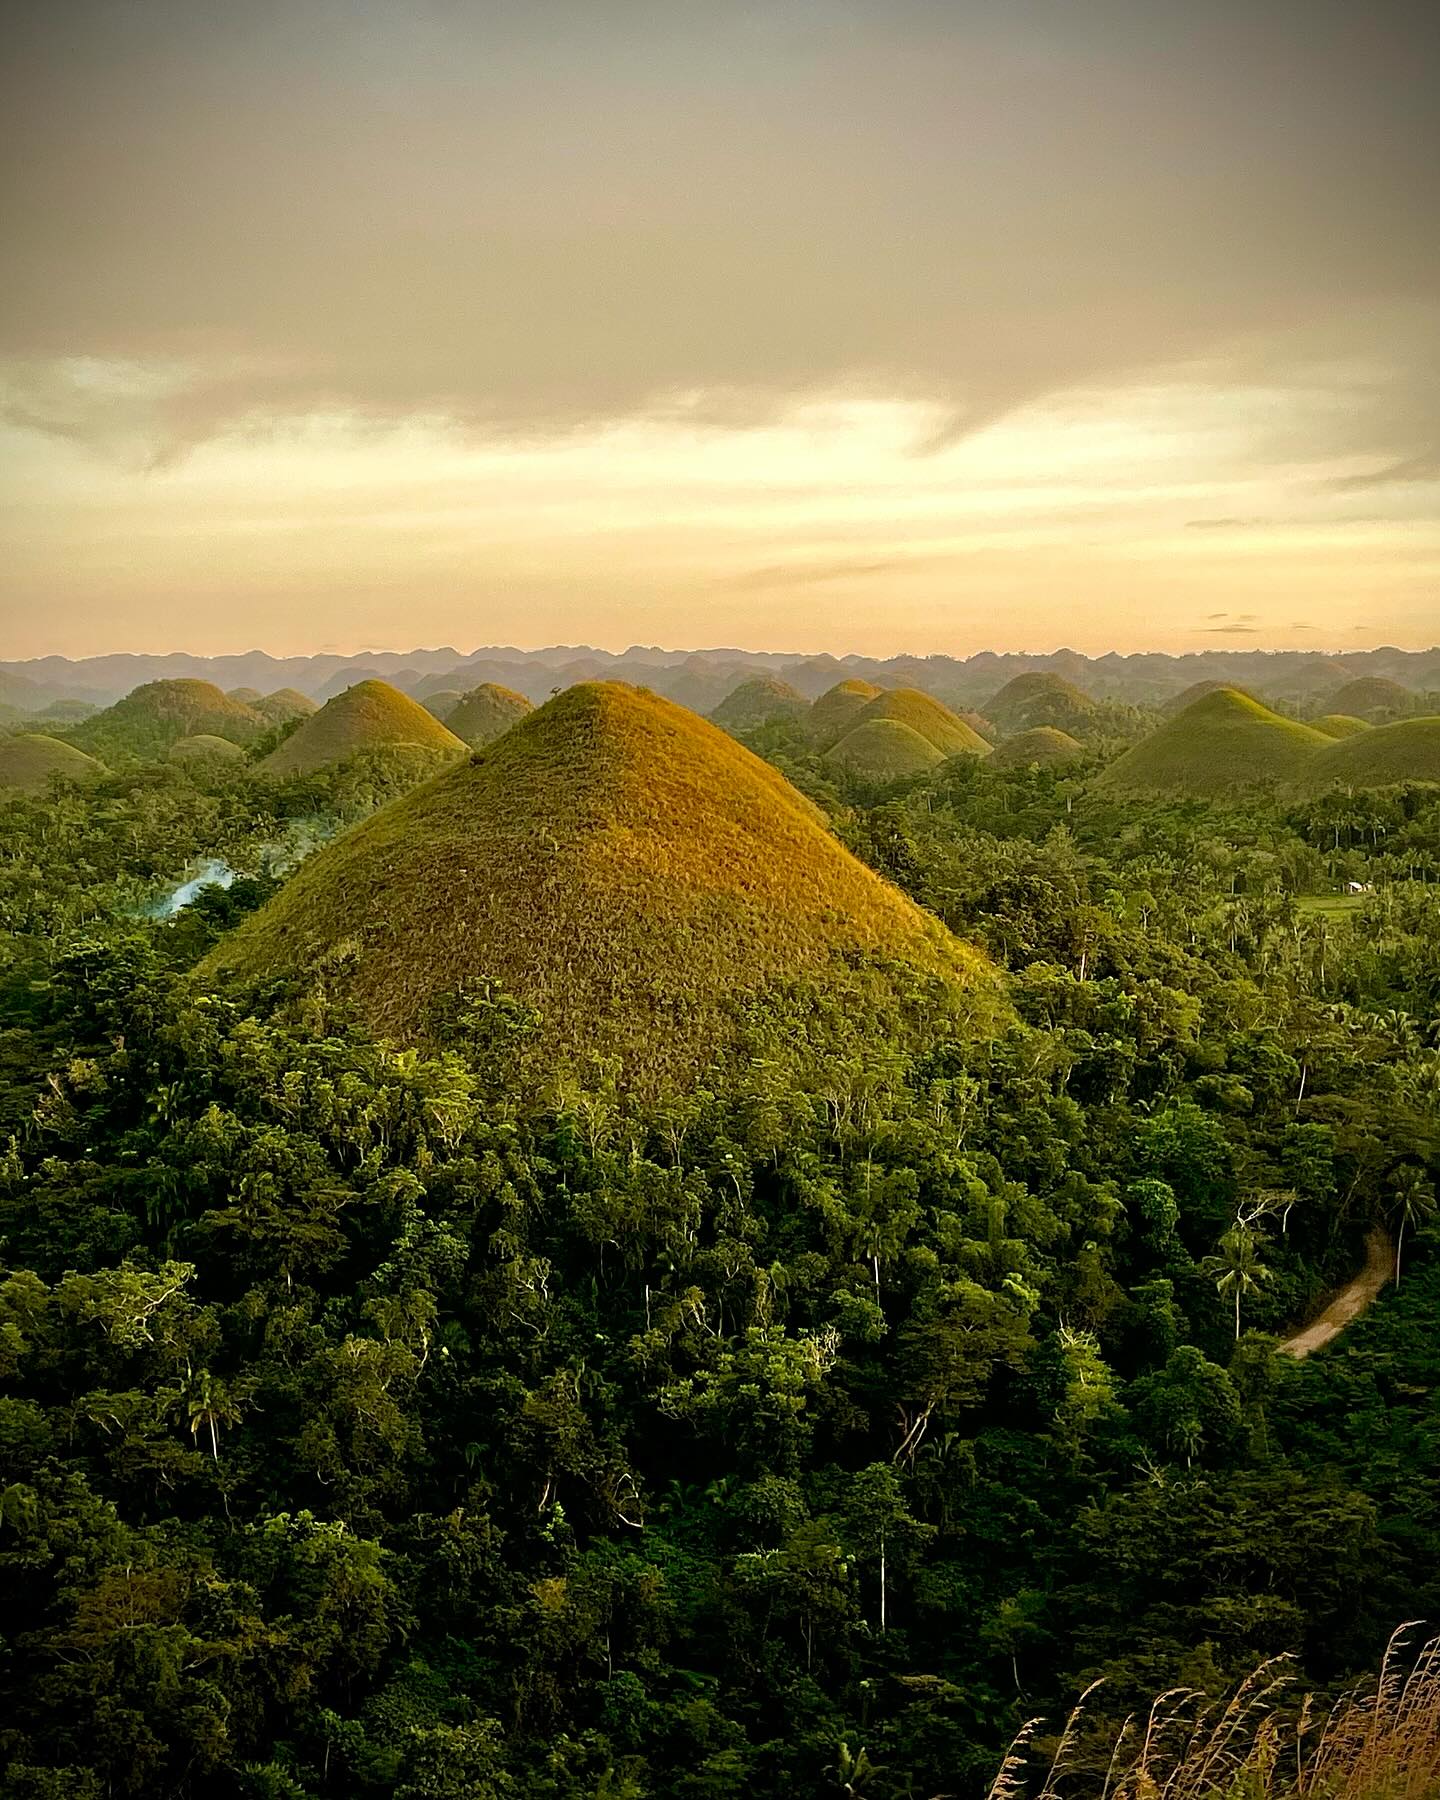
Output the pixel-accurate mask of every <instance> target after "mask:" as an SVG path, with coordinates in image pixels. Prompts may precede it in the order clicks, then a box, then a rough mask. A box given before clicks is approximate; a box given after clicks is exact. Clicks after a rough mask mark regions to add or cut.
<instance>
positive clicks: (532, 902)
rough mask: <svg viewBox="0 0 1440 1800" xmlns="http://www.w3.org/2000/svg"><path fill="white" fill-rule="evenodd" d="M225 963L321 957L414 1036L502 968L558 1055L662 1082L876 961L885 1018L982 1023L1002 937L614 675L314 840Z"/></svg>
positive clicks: (809, 1010) (238, 968)
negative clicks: (329, 839) (884, 870)
mask: <svg viewBox="0 0 1440 1800" xmlns="http://www.w3.org/2000/svg"><path fill="white" fill-rule="evenodd" d="M320 716H323V715H320ZM426 716H427V717H428V715H426ZM210 966H211V970H212V972H213V973H215V974H219V975H224V974H229V975H232V976H237V977H240V978H268V977H274V976H286V977H294V978H296V979H300V980H308V979H310V978H312V976H313V975H314V973H315V972H316V971H317V970H319V971H322V974H323V978H324V979H326V980H327V981H328V982H330V983H332V984H333V985H334V986H335V987H336V988H338V989H340V990H343V992H344V993H345V994H347V995H348V996H349V998H350V999H351V1000H352V1001H353V1002H354V1004H355V1005H356V1006H357V1007H358V1009H359V1011H360V1013H361V1015H362V1016H363V1017H364V1018H365V1020H366V1021H367V1022H368V1024H369V1025H370V1027H371V1028H372V1029H374V1030H375V1031H377V1032H379V1033H381V1034H383V1035H385V1036H387V1037H390V1038H394V1039H399V1040H402V1041H413V1040H416V1039H423V1038H424V1037H425V1036H426V1034H427V1032H428V1031H429V1029H430V1027H431V1023H432V1021H433V1020H434V1018H435V1009H436V1006H437V1003H441V1002H443V1001H444V1000H445V999H446V997H447V996H450V995H454V994H456V993H457V992H458V991H460V990H467V991H469V992H470V993H481V992H484V991H486V990H488V989H489V988H491V987H492V986H493V985H494V984H498V985H499V986H500V987H501V988H503V989H504V990H505V991H506V992H507V993H508V994H510V995H511V996H513V998H515V999H516V1000H518V1001H520V1002H522V1003H524V1004H525V1005H526V1006H527V1007H530V1008H533V1009H534V1010H535V1012H536V1013H537V1014H538V1015H539V1020H540V1023H539V1027H538V1031H537V1034H536V1036H535V1038H534V1039H532V1040H531V1042H532V1046H533V1047H534V1049H535V1050H536V1051H537V1052H538V1053H539V1054H540V1056H541V1059H542V1062H543V1063H544V1065H545V1066H547V1067H550V1068H552V1069H554V1068H558V1067H560V1066H563V1065H564V1064H565V1063H566V1062H567V1061H572V1060H577V1059H583V1058H584V1057H585V1056H586V1055H587V1054H588V1053H590V1052H600V1053H604V1054H606V1055H613V1056H616V1057H618V1058H619V1059H620V1063H621V1066H622V1068H623V1069H624V1070H625V1071H626V1079H627V1080H628V1081H629V1082H631V1083H632V1084H634V1085H637V1086H642V1087H644V1086H654V1085H655V1084H658V1083H664V1082H666V1081H668V1080H672V1079H673V1080H676V1081H693V1080H694V1079H696V1078H698V1077H699V1076H700V1075H701V1074H702V1073H703V1071H704V1070H705V1068H706V1067H707V1066H708V1065H710V1064H712V1063H713V1062H715V1061H716V1060H717V1059H720V1058H722V1057H723V1056H724V1055H725V1054H726V1053H727V1051H728V1050H729V1049H731V1048H733V1047H736V1046H738V1045H741V1044H743V1043H744V1042H746V1041H747V1039H748V1036H749V1034H750V1033H752V1032H754V1031H756V1030H762V1029H764V1021H766V1020H770V1021H772V1022H773V1021H774V1020H776V1019H777V1018H778V1017H779V1015H780V1014H781V1013H784V1012H785V1009H786V1008H790V1009H792V1011H790V1012H789V1013H786V1014H785V1016H786V1017H787V1018H788V1019H789V1021H790V1022H789V1024H788V1026H787V1027H786V1028H785V1029H784V1030H782V1031H780V1032H779V1033H778V1035H777V1036H776V1037H775V1038H774V1039H773V1040H772V1047H773V1043H774V1042H778V1043H780V1044H781V1046H782V1050H781V1052H779V1053H782V1054H785V1055H787V1056H793V1057H796V1058H799V1057H800V1056H802V1055H803V1053H804V1043H803V1039H804V1035H805V1032H806V1031H807V1030H808V1031H812V1032H813V1031H817V1030H819V1029H820V1027H819V1026H818V1025H817V1024H816V1021H817V1019H819V1018H820V1017H821V1016H822V1015H825V1013H826V1008H825V1006H824V1005H823V1004H822V1005H819V1006H817V1004H816V1002H817V999H819V1000H821V1001H824V1000H825V998H826V997H827V996H828V998H829V1000H830V1002H831V1006H830V1013H829V1015H828V1016H832V1017H834V1016H836V1015H837V1014H840V1015H843V1014H844V1013H845V1005H844V1004H843V1003H840V1002H839V997H842V996H844V995H846V994H853V993H855V992H857V991H859V990H858V989H857V988H856V986H855V984H856V983H860V984H861V986H862V987H863V991H864V993H865V996H866V1005H865V1011H864V1016H865V1017H867V1018H869V1019H870V1020H871V1021H872V1023H873V1022H874V1021H875V1020H877V1019H879V1020H882V1021H884V1024H885V1028H886V1029H896V1030H899V1029H903V1019H904V1018H905V1017H906V1016H910V1015H909V1014H907V1010H906V1009H907V1008H909V1009H911V1012H912V1013H913V1016H914V1017H915V1018H916V1019H917V1020H918V1019H919V1018H920V1017H921V1016H922V1015H924V1016H927V1017H929V1018H930V1019H931V1020H932V1021H933V1020H934V1019H936V1018H939V1017H945V1016H947V1015H949V1014H952V1013H954V1014H959V1015H962V1016H964V1017H965V1018H967V1019H969V1020H970V1021H971V1024H972V1026H975V1025H976V1019H977V1015H978V1018H982V1019H983V1018H988V1017H990V1016H992V1014H993V1011H994V1008H995V1006H996V1004H997V1002H996V999H995V987H994V975H993V971H992V970H991V968H990V965H989V964H988V963H987V961H986V960H985V958H984V957H983V956H981V954H980V953H979V952H978V951H976V950H974V949H973V948H971V947H970V946H968V945H965V944H963V943H961V942H959V941H958V940H956V939H955V938H953V937H952V936H950V934H949V933H948V932H946V931H945V929H944V928H943V927H942V926H941V925H940V924H939V923H938V922H937V921H936V920H934V919H933V918H931V917H930V916H929V915H928V914H926V913H924V912H922V911H921V910H920V909H919V908H918V907H916V906H914V905H913V904H912V903H911V902H910V901H909V900H907V899H906V898H905V897H904V896H903V895H902V894H901V893H900V892H899V891H898V890H897V889H895V888H893V887H891V886H890V885H889V884H888V883H886V882H885V881H883V880H882V879H881V878H880V877H879V876H877V875H875V874H874V873H873V872H872V871H870V870H869V869H867V868H866V867H865V866H864V865H863V864H862V863H860V862H859V861H858V860H857V859H856V858H855V857H853V856H852V855H851V854H850V853H849V851H847V850H846V849H845V848H844V847H843V846H842V845H841V844H840V843H839V842H838V841H837V840H836V839H835V838H834V836H833V835H832V834H831V832H830V831H829V830H828V828H827V827H826V825H825V824H824V823H823V821H822V819H821V817H820V815H819V814H818V812H817V810H816V809H815V808H814V807H813V806H812V805H811V803H810V802H809V801H807V800H805V799H804V798H803V797H802V796H801V795H800V794H798V793H797V792H796V791H795V789H793V788H792V787H791V786H790V785H789V784H788V783H787V782H786V781H785V780H784V779H783V777H782V776H781V775H779V774H778V772H777V771H776V770H774V769H773V768H771V767H770V766H769V765H768V764H767V763H764V762H762V761H760V760H759V758H757V757H755V756H753V755H752V754H751V753H750V752H749V751H748V750H746V749H744V748H743V746H741V745H740V744H738V743H737V742H736V741H735V740H734V739H733V738H731V737H729V736H728V735H727V734H726V733H725V732H723V731H721V730H720V729H719V727H718V726H715V725H713V724H711V723H710V722H708V721H707V720H704V719H701V718H699V717H697V716H695V715H694V714H692V713H689V712H687V711H685V710H684V709H683V708H681V707H679V706H676V705H675V704H673V703H672V702H670V701H667V700H663V699H661V698H660V697H659V696H657V695H655V694H652V693H649V692H647V691H645V690H641V689H635V688H630V687H626V686H622V685H620V684H618V683H607V682H596V683H587V684H583V685H579V686H576V687H573V688H570V689H568V690H567V691H566V692H565V693H563V694H562V695H560V696H558V697H557V698H556V699H553V700H551V701H550V702H549V703H548V704H547V705H545V706H544V707H542V708H541V709H540V710H538V711H536V712H533V713H531V714H530V716H529V717H528V718H526V719H524V720H522V721H521V722H520V723H519V724H518V725H516V726H514V727H513V728H512V729H511V730H510V731H508V732H506V733H505V734H504V736H503V737H501V738H499V739H498V740H497V741H496V742H495V743H494V745H492V746H491V748H490V749H488V750H486V751H482V752H479V753H477V754H476V755H474V756H472V757H469V758H467V759H466V760H465V761H464V762H463V763H461V764H459V765H457V766H456V767H455V768H453V769H451V770H450V771H448V772H447V773H445V774H444V775H442V776H440V777H439V778H438V779H436V780H434V781H431V782H428V783H426V784H425V785H424V786H423V787H420V788H418V789H416V790H415V791H413V792H412V793H410V794H408V795H407V796H406V797H405V798H403V799H401V800H399V801H397V802H395V803H394V804H393V805H391V806H389V807H387V808H385V809H384V810H383V811H382V812H380V813H378V814H376V815H374V816H373V817H371V818H370V819H368V820H367V821H365V822H364V823H363V824H361V825H359V826H357V827H355V828H354V829H353V830H351V831H349V832H347V833H345V834H344V835H343V836H341V837H340V838H338V839H337V840H336V841H335V842H334V843H332V844H331V845H329V846H328V847H327V848H325V849H324V850H322V851H320V852H319V853H317V854H316V855H315V856H314V857H313V858H312V859H311V860H310V861H309V862H307V863H306V864H305V866H304V867H303V868H302V869H301V870H300V872H299V873H298V874H297V875H296V876H295V877H294V878H293V879H292V880H291V881H290V882H289V883H288V884H287V886H286V887H285V889H284V890H283V891H282V892H281V893H280V894H279V895H277V896H276V898H275V899H274V900H272V901H271V902H270V903H269V904H268V905H267V906H266V907H264V908H263V909H262V910H261V911H260V912H258V913H257V914H255V915H253V916H252V917H251V918H250V919H249V920H247V921H246V922H245V923H244V924H243V925H241V926H240V927H239V928H238V930H237V931H236V932H235V933H234V934H233V936H232V937H230V938H229V939H227V940H225V941H224V942H222V944H221V945H220V947H219V948H218V949H217V950H216V951H215V953H214V954H213V956H212V958H211V965H210ZM922 996H923V998H922ZM887 1009H888V1010H887ZM837 1028H838V1027H837ZM977 1028H978V1027H977Z"/></svg>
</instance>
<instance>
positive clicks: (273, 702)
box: [250, 687, 319, 725]
mask: <svg viewBox="0 0 1440 1800" xmlns="http://www.w3.org/2000/svg"><path fill="white" fill-rule="evenodd" d="M250 704H251V705H252V706H253V707H254V708H255V710H256V712H257V713H259V715H260V717H261V718H262V719H263V720H264V721H265V723H266V724H267V725H288V724H289V723H290V721H291V720H292V719H308V718H309V717H310V715H311V713H313V712H317V711H318V710H319V708H318V707H317V705H316V703H315V701H313V700H312V699H311V698H310V696H309V695H308V694H302V693H301V692H300V690H299V688H290V687H286V688H276V690H275V692H274V693H273V694H262V695H261V696H260V698H259V699H258V700H252V701H251V703H250Z"/></svg>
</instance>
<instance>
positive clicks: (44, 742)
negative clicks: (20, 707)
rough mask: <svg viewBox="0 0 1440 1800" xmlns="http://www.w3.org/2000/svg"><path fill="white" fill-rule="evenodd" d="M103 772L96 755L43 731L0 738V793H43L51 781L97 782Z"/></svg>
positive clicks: (18, 733)
mask: <svg viewBox="0 0 1440 1800" xmlns="http://www.w3.org/2000/svg"><path fill="white" fill-rule="evenodd" d="M104 773H105V768H104V765H103V764H102V763H99V762H97V761H96V760H95V758H94V757H93V756H87V755H86V754H85V752H84V751H83V750H77V749H76V748H75V746H74V745H73V744H66V743H62V742H61V740H60V739H59V738H53V737H46V736H45V735H44V734H43V733H42V732H38V731H22V732H17V733H16V734H15V735H14V736H13V737H0V795H11V794H16V793H21V794H43V793H44V792H45V790H46V789H47V788H48V787H49V785H50V783H51V781H52V780H60V781H94V780H96V779H97V778H98V777H99V776H101V775H103V774H104Z"/></svg>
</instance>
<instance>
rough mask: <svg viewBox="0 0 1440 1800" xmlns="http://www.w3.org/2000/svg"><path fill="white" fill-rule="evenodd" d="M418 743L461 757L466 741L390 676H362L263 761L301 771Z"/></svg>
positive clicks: (270, 771)
mask: <svg viewBox="0 0 1440 1800" xmlns="http://www.w3.org/2000/svg"><path fill="white" fill-rule="evenodd" d="M390 744H414V745H418V746H419V747H420V748H422V749H427V750H431V749H433V750H449V751H452V752H453V753H454V754H455V755H456V756H459V755H460V754H461V753H462V752H463V751H464V749H465V744H464V742H463V741H462V740H461V739H460V738H458V737H456V736H455V734H454V732H453V731H450V730H449V729H447V727H445V726H444V725H442V724H441V723H440V721H439V720H438V719H436V718H433V717H432V716H431V715H430V714H429V713H428V712H426V710H425V708H424V707H423V706H421V705H420V703H419V701H418V700H412V699H411V698H410V696H409V695H408V694H402V693H401V692H400V690H399V689H398V688H393V687H391V686H390V684H389V682H387V681H359V682H357V683H356V684H355V686H354V687H350V688H346V690H345V692H344V693H343V694H337V695H336V696H335V698H334V699H333V700H327V701H326V702H325V704H324V706H322V707H321V708H320V710H319V712H317V713H314V714H313V715H312V716H311V717H310V718H308V719H306V721H305V723H304V724H303V725H301V726H300V727H299V729H298V730H296V731H294V732H292V733H291V734H290V736H289V737H288V738H286V740H285V742H284V743H283V744H281V745H280V746H279V748H278V749H275V750H272V751H271V753H270V754H269V756H267V757H266V758H265V760H264V761H263V762H262V763H261V764H260V767H261V769H262V770H263V771H264V772H265V773H266V774H267V775H298V774H304V773H306V772H308V771H309V770H311V769H323V768H326V767H327V766H328V765H329V764H331V763H337V762H343V761H344V760H345V759H346V757H349V756H358V755H359V754H360V752H361V751H363V750H379V749H383V748H385V747H386V746H387V745H390Z"/></svg>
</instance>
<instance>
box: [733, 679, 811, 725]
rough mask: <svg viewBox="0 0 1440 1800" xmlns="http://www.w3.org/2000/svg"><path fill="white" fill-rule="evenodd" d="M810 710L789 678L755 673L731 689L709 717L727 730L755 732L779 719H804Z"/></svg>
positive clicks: (807, 702)
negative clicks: (786, 679)
mask: <svg viewBox="0 0 1440 1800" xmlns="http://www.w3.org/2000/svg"><path fill="white" fill-rule="evenodd" d="M809 710H810V702H809V701H808V700H807V699H806V698H805V696H804V695H803V694H802V693H801V692H800V690H799V689H798V688H793V687H791V685H790V683H789V682H788V681H781V680H780V678H779V677H778V676H776V675H756V676H755V677H754V678H753V679H752V680H750V681H742V682H741V683H740V685H739V687H736V688H731V690H730V692H729V693H728V694H727V695H726V696H725V698H724V699H723V700H722V701H721V702H720V704H719V705H718V706H717V707H716V708H715V710H714V712H712V713H711V715H710V717H711V718H712V719H713V720H714V721H715V723H716V724H717V725H719V726H721V727H722V728H723V729H724V730H726V731H755V730H757V729H758V728H759V727H760V726H762V725H770V724H773V723H774V722H775V721H776V720H777V719H802V718H804V717H805V715H806V714H807V713H808V712H809Z"/></svg>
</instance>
